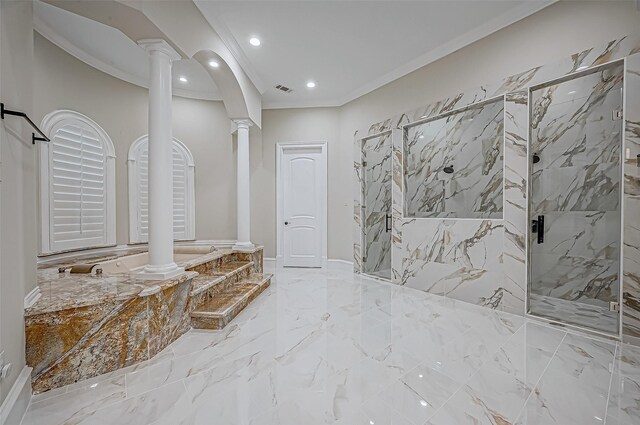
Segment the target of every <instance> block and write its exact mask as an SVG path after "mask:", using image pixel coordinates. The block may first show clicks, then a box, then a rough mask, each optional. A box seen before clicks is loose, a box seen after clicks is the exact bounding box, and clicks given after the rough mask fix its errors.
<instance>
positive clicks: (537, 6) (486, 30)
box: [263, 0, 640, 109]
mask: <svg viewBox="0 0 640 425" xmlns="http://www.w3.org/2000/svg"><path fill="white" fill-rule="evenodd" d="M557 1H558V0H540V1H529V2H526V3H524V4H523V5H522V6H520V7H517V8H514V9H513V10H511V11H510V12H509V13H506V14H503V15H500V16H498V17H497V18H495V19H492V20H490V21H488V22H486V23H484V24H483V25H481V26H480V27H478V28H475V29H474V30H472V31H468V32H466V33H464V34H462V35H461V36H459V37H456V38H454V39H453V40H451V41H449V42H447V43H445V44H443V45H441V46H440V47H438V48H437V49H433V50H431V51H429V52H427V53H425V54H423V55H421V56H418V57H417V58H415V59H413V60H411V61H410V62H407V63H406V64H404V65H401V66H399V67H397V68H395V69H394V70H393V71H391V72H388V73H387V74H385V75H383V76H382V77H380V78H377V79H375V80H373V81H371V82H369V83H367V84H364V85H362V86H360V87H359V88H357V89H356V90H354V91H352V92H351V93H349V94H348V95H346V96H343V97H341V98H337V99H328V100H324V101H320V102H317V101H315V102H314V101H312V100H300V101H295V100H293V101H277V102H268V101H266V102H265V101H264V100H263V109H286V108H312V107H337V106H343V105H345V104H347V103H349V102H351V101H353V100H356V99H357V98H359V97H361V96H364V95H365V94H367V93H370V92H372V91H374V90H376V89H378V88H380V87H382V86H384V85H386V84H389V83H391V82H393V81H395V80H397V79H399V78H401V77H403V76H405V75H407V74H410V73H411V72H413V71H415V70H417V69H420V68H422V67H423V66H426V65H429V64H430V63H433V62H435V61H437V60H439V59H442V58H443V57H445V56H447V55H449V54H451V53H453V52H455V51H456V50H460V49H462V48H463V47H465V46H468V45H470V44H472V43H474V42H476V41H478V40H481V39H482V38H484V37H487V36H489V35H491V34H493V33H494V32H496V31H499V30H501V29H503V28H505V27H507V26H509V25H511V24H514V23H516V22H518V21H520V20H522V19H524V18H526V17H527V16H530V15H533V14H534V13H536V12H539V11H540V10H542V9H544V8H545V7H547V6H550V5H552V4H553V3H556V2H557ZM637 1H639V2H640V0H637Z"/></svg>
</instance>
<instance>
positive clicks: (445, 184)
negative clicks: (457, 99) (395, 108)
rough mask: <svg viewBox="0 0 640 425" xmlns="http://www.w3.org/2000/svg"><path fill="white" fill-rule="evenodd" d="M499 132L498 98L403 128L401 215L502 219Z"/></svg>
mask: <svg viewBox="0 0 640 425" xmlns="http://www.w3.org/2000/svg"><path fill="white" fill-rule="evenodd" d="M503 130H504V103H503V99H502V98H499V99H497V100H495V101H492V102H488V103H483V104H481V105H479V106H477V107H473V108H470V109H464V110H462V111H460V112H457V113H454V114H451V115H447V116H445V117H442V118H437V119H434V120H433V121H428V122H425V123H422V124H418V125H414V126H410V127H407V128H406V130H405V140H404V164H403V165H404V188H405V193H404V201H405V205H404V207H405V216H406V217H407V218H411V217H440V218H502V199H503V142H504V136H503V133H504V131H503ZM447 167H450V168H452V169H453V171H452V172H451V173H447V172H445V171H444V169H445V168H447Z"/></svg>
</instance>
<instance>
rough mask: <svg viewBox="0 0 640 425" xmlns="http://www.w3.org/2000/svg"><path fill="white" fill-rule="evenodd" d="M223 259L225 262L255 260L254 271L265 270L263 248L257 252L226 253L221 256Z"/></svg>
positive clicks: (260, 271)
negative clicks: (263, 266)
mask: <svg viewBox="0 0 640 425" xmlns="http://www.w3.org/2000/svg"><path fill="white" fill-rule="evenodd" d="M221 260H223V262H225V263H227V262H230V261H253V272H254V273H262V272H263V268H262V264H263V260H264V259H263V255H262V250H260V251H257V252H248V253H242V252H236V253H233V254H229V255H225V256H224V257H223V258H221ZM196 271H197V270H196Z"/></svg>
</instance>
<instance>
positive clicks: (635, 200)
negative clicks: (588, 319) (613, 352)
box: [622, 53, 640, 344]
mask: <svg viewBox="0 0 640 425" xmlns="http://www.w3.org/2000/svg"><path fill="white" fill-rule="evenodd" d="M625 84H626V104H625V115H626V120H625V140H624V199H623V205H624V226H623V248H622V249H623V253H622V256H623V260H622V261H623V289H622V294H623V295H622V297H623V306H622V312H623V316H622V334H623V338H625V339H626V340H630V341H633V342H636V343H639V344H640V164H639V163H638V161H639V159H638V155H640V53H638V54H635V55H633V56H629V57H628V58H627V61H626V73H625Z"/></svg>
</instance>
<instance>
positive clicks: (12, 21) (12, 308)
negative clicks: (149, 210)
mask: <svg viewBox="0 0 640 425" xmlns="http://www.w3.org/2000/svg"><path fill="white" fill-rule="evenodd" d="M32 13H33V12H32V4H31V2H5V1H2V2H0V42H1V44H0V99H2V102H4V104H5V106H6V107H7V108H8V109H14V110H18V111H24V112H26V113H27V114H28V115H29V116H33V89H32V86H31V82H32V71H33V68H34V66H33V30H32ZM35 152H36V149H35V147H34V146H33V145H32V144H31V129H30V128H29V127H28V126H27V125H25V124H24V121H23V120H22V119H21V118H17V117H10V116H7V117H6V119H5V120H3V121H1V122H0V167H1V171H0V181H1V183H0V205H1V210H0V351H1V350H4V352H5V359H6V360H5V361H6V362H9V363H11V364H12V365H13V368H12V370H11V374H10V375H9V377H8V378H7V379H4V380H2V382H1V383H0V404H1V403H2V401H4V399H5V397H6V396H7V393H8V392H9V390H10V388H11V387H12V385H13V383H14V382H15V380H16V378H17V376H18V374H19V373H20V371H21V370H22V368H23V367H24V365H25V354H24V322H23V313H24V310H23V303H24V296H25V294H26V293H28V292H29V291H30V290H31V289H33V288H34V287H35V285H36V277H35V275H36V264H35V259H36V243H35V241H36V233H35V229H36V202H35V201H36V168H35V164H36V162H35V158H36V157H35Z"/></svg>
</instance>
